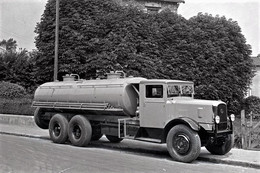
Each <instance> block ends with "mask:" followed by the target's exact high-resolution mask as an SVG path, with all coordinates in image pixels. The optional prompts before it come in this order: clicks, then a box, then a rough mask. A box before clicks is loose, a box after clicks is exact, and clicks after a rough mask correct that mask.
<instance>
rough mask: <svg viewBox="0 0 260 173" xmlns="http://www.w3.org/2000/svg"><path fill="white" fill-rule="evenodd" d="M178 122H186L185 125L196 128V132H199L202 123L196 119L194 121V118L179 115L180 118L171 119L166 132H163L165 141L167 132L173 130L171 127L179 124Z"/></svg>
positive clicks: (165, 129)
mask: <svg viewBox="0 0 260 173" xmlns="http://www.w3.org/2000/svg"><path fill="white" fill-rule="evenodd" d="M178 124H184V125H186V126H188V127H190V128H191V129H192V130H194V131H196V132H198V131H199V130H200V125H199V124H198V123H197V122H196V121H194V120H193V119H191V118H188V117H179V118H176V119H173V120H171V121H170V122H168V123H167V125H166V126H165V128H164V133H163V134H164V135H163V136H164V137H163V139H162V141H163V142H165V141H166V137H167V134H168V132H169V131H170V130H171V128H172V127H173V126H175V125H178Z"/></svg>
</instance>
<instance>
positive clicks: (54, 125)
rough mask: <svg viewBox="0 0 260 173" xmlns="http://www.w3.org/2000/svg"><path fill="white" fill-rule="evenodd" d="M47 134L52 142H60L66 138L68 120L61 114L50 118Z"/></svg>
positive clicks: (63, 141)
mask: <svg viewBox="0 0 260 173" xmlns="http://www.w3.org/2000/svg"><path fill="white" fill-rule="evenodd" d="M49 134H50V137H51V140H52V141H53V142H54V143H58V144H62V143H65V142H66V140H67V139H68V120H67V118H65V117H64V116H63V115H61V114H56V115H54V116H53V117H52V118H51V121H50V125H49Z"/></svg>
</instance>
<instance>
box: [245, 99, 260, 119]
mask: <svg viewBox="0 0 260 173" xmlns="http://www.w3.org/2000/svg"><path fill="white" fill-rule="evenodd" d="M243 106H244V107H243V108H244V109H245V111H246V114H247V115H248V114H250V113H253V114H257V115H258V116H259V115H260V98H259V97H256V96H249V97H247V98H245V99H244V104H243Z"/></svg>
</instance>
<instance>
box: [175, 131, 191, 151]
mask: <svg viewBox="0 0 260 173" xmlns="http://www.w3.org/2000/svg"><path fill="white" fill-rule="evenodd" d="M173 148H174V149H175V150H176V151H177V152H178V153H179V154H182V155H184V154H185V153H187V152H188V151H189V149H190V140H189V138H188V137H187V136H185V135H183V134H179V135H176V136H175V137H174V138H173Z"/></svg>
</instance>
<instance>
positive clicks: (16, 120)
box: [0, 114, 36, 127]
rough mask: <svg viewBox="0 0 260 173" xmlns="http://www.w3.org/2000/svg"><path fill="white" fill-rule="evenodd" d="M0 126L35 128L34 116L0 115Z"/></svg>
mask: <svg viewBox="0 0 260 173" xmlns="http://www.w3.org/2000/svg"><path fill="white" fill-rule="evenodd" d="M0 124H10V125H24V126H33V127H34V126H35V127H36V124H35V122H34V117H33V116H25V115H11V114H0Z"/></svg>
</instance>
